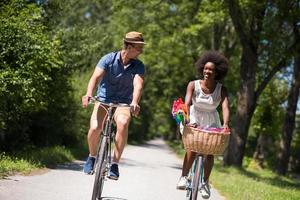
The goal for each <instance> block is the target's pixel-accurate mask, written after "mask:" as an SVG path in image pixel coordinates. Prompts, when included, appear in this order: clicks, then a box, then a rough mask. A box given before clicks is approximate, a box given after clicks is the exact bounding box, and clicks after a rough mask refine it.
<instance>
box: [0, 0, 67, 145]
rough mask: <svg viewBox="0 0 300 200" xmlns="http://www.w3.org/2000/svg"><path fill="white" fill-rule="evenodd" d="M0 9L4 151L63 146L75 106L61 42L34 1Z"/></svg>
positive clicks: (0, 122) (0, 129)
mask: <svg viewBox="0 0 300 200" xmlns="http://www.w3.org/2000/svg"><path fill="white" fill-rule="evenodd" d="M0 9H1V15H0V21H1V24H0V49H1V54H0V61H1V68H0V81H1V84H0V91H1V93H0V108H1V110H0V134H1V140H0V143H1V145H0V146H1V149H5V150H12V149H16V148H19V149H20V148H22V147H24V146H25V145H28V144H33V145H51V144H55V143H56V144H61V143H63V140H64V139H66V138H64V137H68V136H67V135H68V134H69V133H70V132H69V130H70V129H68V126H70V122H71V119H70V116H72V111H71V112H70V111H69V110H70V107H71V106H69V105H72V104H70V102H71V101H68V98H69V97H70V96H69V92H70V91H71V88H70V87H69V86H70V85H69V83H68V80H67V77H68V75H69V74H70V72H68V71H67V69H66V68H65V65H63V63H62V60H61V54H60V51H59V46H60V41H59V40H57V39H55V38H54V39H51V38H49V35H48V33H47V32H46V28H45V26H44V25H43V17H42V12H43V10H42V9H41V8H40V7H37V6H36V5H35V4H31V3H25V2H24V1H19V0H14V1H11V2H10V3H9V4H7V5H3V6H2V7H1V8H0ZM67 111H68V112H67ZM66 113H67V114H66ZM64 133H65V134H64ZM59 135H63V136H60V137H59ZM36 136H38V137H39V138H37V137H36ZM66 143H67V142H66Z"/></svg>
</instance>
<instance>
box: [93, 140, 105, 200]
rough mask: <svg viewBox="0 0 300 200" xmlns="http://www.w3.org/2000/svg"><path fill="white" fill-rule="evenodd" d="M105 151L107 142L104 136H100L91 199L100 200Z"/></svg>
mask: <svg viewBox="0 0 300 200" xmlns="http://www.w3.org/2000/svg"><path fill="white" fill-rule="evenodd" d="M107 151H108V144H107V141H106V138H105V137H104V138H102V140H101V145H100V150H99V153H98V156H97V160H98V162H97V163H96V168H95V169H96V174H95V180H94V187H93V195H92V200H100V199H101V194H102V190H103V185H104V178H105V168H106V162H107Z"/></svg>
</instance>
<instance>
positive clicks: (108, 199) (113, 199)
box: [101, 197, 128, 200]
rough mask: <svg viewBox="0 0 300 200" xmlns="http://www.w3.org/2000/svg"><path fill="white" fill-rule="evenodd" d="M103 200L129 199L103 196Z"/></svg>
mask: <svg viewBox="0 0 300 200" xmlns="http://www.w3.org/2000/svg"><path fill="white" fill-rule="evenodd" d="M101 200H128V199H123V198H118V197H102V198H101Z"/></svg>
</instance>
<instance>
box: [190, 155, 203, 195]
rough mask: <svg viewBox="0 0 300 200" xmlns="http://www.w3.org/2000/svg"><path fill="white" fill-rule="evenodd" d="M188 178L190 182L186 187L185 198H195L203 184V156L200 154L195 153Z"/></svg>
mask: <svg viewBox="0 0 300 200" xmlns="http://www.w3.org/2000/svg"><path fill="white" fill-rule="evenodd" d="M188 179H189V180H190V182H189V185H188V187H187V193H186V199H187V200H197V196H198V191H199V190H200V188H201V187H202V185H203V184H204V157H203V156H202V155H201V154H197V156H196V158H195V160H194V163H193V166H192V168H191V169H190V173H189V176H188Z"/></svg>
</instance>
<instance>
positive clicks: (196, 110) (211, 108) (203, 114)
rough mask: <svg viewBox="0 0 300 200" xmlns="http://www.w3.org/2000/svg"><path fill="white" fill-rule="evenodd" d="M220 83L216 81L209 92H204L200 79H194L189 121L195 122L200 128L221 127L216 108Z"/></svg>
mask: <svg viewBox="0 0 300 200" xmlns="http://www.w3.org/2000/svg"><path fill="white" fill-rule="evenodd" d="M221 89H222V84H220V83H217V85H216V88H215V90H214V91H213V93H211V94H205V93H204V92H203V91H202V89H201V86H200V80H196V81H195V89H194V92H193V96H192V105H191V106H190V123H196V124H197V125H198V126H200V127H202V128H208V127H215V128H220V127H222V125H221V121H220V117H219V113H218V111H217V110H216V109H217V107H218V106H219V104H220V102H221V99H222V97H221Z"/></svg>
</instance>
